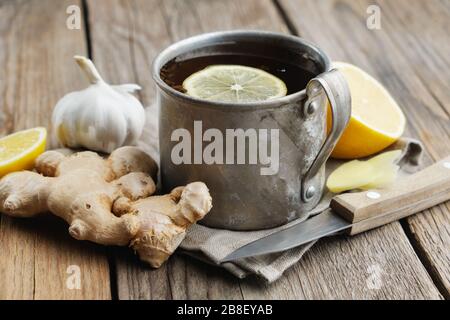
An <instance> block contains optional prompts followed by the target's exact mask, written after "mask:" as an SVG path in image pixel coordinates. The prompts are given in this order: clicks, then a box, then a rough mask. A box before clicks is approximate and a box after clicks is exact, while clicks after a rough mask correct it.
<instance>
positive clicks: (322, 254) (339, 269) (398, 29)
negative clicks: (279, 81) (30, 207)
mask: <svg viewBox="0 0 450 320" xmlns="http://www.w3.org/2000/svg"><path fill="white" fill-rule="evenodd" d="M70 5H76V6H79V8H80V9H81V14H82V17H83V22H82V25H81V29H79V30H77V29H75V30H70V29H68V28H67V27H66V19H67V18H68V17H69V15H68V14H67V13H66V9H67V7H68V6H70ZM370 5H376V6H378V7H379V8H381V28H380V29H376V28H375V29H369V28H368V27H367V25H366V22H367V19H368V18H369V17H370V15H371V14H372V12H374V11H370V10H372V9H373V7H370V8H369V6H370ZM368 8H369V13H368V11H367V10H368ZM375 10H376V8H375ZM375 14H376V13H375ZM449 21H450V1H449V0H427V1H425V0H414V1H411V0H395V1H392V0H391V1H387V0H385V1H381V0H360V1H355V0H335V1H334V0H319V1H314V0H275V1H271V0H159V1H157V0H128V1H126V0H86V1H85V0H28V1H25V0H24V1H22V0H14V1H13V0H0V136H3V135H6V134H9V133H11V132H14V131H16V130H19V129H24V128H29V127H34V126H48V127H49V126H50V114H51V110H52V108H53V107H54V105H55V103H56V101H57V100H58V99H59V98H60V97H61V96H62V95H64V94H65V93H67V92H69V91H72V90H75V89H80V88H82V87H84V85H85V83H84V79H83V78H82V77H81V76H80V72H79V70H78V69H77V67H76V65H75V64H74V63H73V60H72V56H73V55H74V54H84V55H89V56H91V57H92V59H93V60H94V61H95V63H96V64H97V66H98V68H99V69H100V70H101V72H102V73H103V75H104V77H105V78H106V79H107V80H108V81H109V82H111V83H125V82H136V83H139V84H141V85H142V86H143V87H144V90H143V91H142V92H141V93H140V99H141V100H142V102H143V103H144V104H146V105H150V104H151V103H152V101H153V99H154V94H155V89H154V85H153V83H152V79H151V75H150V65H151V63H152V60H153V58H154V57H155V56H156V54H157V53H158V52H159V51H160V50H161V49H163V48H164V47H166V46H167V45H169V44H170V43H172V42H174V41H176V40H179V39H182V38H185V37H187V36H190V35H194V34H198V33H202V32H206V31H213V30H224V29H239V28H251V29H266V30H275V31H279V32H284V33H293V34H296V35H299V36H302V37H304V38H306V39H308V40H310V41H312V42H315V43H316V44H318V45H319V46H320V47H322V48H323V49H324V50H325V51H326V52H327V53H328V54H329V55H330V56H331V57H332V58H333V59H334V60H343V61H348V62H350V63H354V64H357V65H358V66H360V67H362V68H363V69H365V70H367V71H368V72H370V73H371V74H373V75H374V76H375V77H376V78H378V79H379V80H381V82H382V83H383V84H384V85H385V86H386V87H387V88H388V89H389V90H390V91H391V93H392V94H393V95H394V97H395V98H396V99H397V101H398V102H399V104H400V105H401V106H402V107H403V109H404V111H405V113H406V116H407V118H408V129H407V135H408V136H411V137H416V138H419V139H420V140H421V141H423V143H424V144H425V146H426V150H427V155H426V157H425V160H426V161H425V162H426V164H430V163H431V162H432V161H435V160H438V159H440V158H442V157H444V156H446V155H448V154H450V143H449V139H450V104H449V101H450V90H449V83H450V72H449V70H450V69H449V68H450V41H449V40H450V39H449V36H448V32H449V30H450V28H449V27H450V23H449ZM51 144H52V145H53V146H54V145H55V141H54V140H52V141H51ZM0 218H1V220H0V221H1V224H0V298H1V299H171V298H174V299H183V298H187V299H218V298H222V299H253V298H261V299H266V298H273V299H336V298H337V299H384V298H388V299H394V298H397V299H443V298H449V297H450V294H449V292H450V203H449V202H447V203H445V204H442V205H439V206H437V207H434V208H432V209H431V210H427V211H426V212H423V213H420V214H418V215H416V216H413V217H411V218H408V219H405V220H403V221H401V222H396V223H392V224H390V225H387V226H385V227H383V228H380V229H377V230H373V231H370V232H367V233H365V234H362V235H359V236H357V237H355V238H352V239H346V238H335V239H330V240H324V241H320V242H319V243H318V244H317V245H316V246H314V247H313V249H312V250H311V251H309V252H308V253H307V254H306V256H305V257H304V258H303V259H302V261H300V262H299V263H298V264H297V265H295V266H294V267H292V268H291V269H290V270H288V271H287V272H286V274H285V276H284V277H283V278H282V279H281V280H279V281H278V282H276V283H275V284H273V285H270V286H268V285H265V284H263V283H261V282H259V281H257V280H256V279H254V278H250V279H246V280H238V279H235V278H233V277H232V276H231V275H229V274H228V273H227V272H226V271H224V270H222V269H220V268H215V267H210V266H207V265H205V264H203V263H201V262H197V261H194V260H193V259H191V258H186V257H182V256H177V255H175V256H173V257H172V258H171V259H170V261H169V262H168V263H166V264H165V265H164V266H163V267H162V268H161V269H159V270H151V269H149V268H147V267H146V266H144V265H143V264H142V263H140V262H139V261H138V259H137V258H135V257H134V256H133V255H132V253H130V252H129V250H127V249H116V248H105V247H101V246H97V245H94V244H90V243H83V242H78V241H75V240H73V239H71V238H70V237H69V236H68V234H67V227H66V225H65V224H64V223H63V222H61V221H58V220H57V219H54V218H44V219H37V220H12V219H10V218H8V217H5V216H1V217H0ZM70 266H76V267H75V270H76V268H79V270H80V272H81V273H80V274H81V283H80V289H76V288H75V289H72V290H71V289H69V287H71V286H67V281H68V279H69V278H70V276H71V272H73V270H74V269H73V267H72V268H70ZM69 280H70V279H69ZM72 288H73V286H72Z"/></svg>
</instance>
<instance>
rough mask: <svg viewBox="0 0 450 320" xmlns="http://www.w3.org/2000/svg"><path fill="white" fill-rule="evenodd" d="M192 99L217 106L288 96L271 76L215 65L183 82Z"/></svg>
mask: <svg viewBox="0 0 450 320" xmlns="http://www.w3.org/2000/svg"><path fill="white" fill-rule="evenodd" d="M183 88H184V89H185V90H186V93H187V94H188V95H189V96H192V97H195V98H199V99H203V100H209V101H217V102H234V103H236V102H239V103H248V102H257V101H266V100H270V99H275V98H280V97H283V96H285V95H286V94H287V87H286V84H285V83H284V82H283V81H282V80H280V79H278V78H277V77H275V76H273V75H271V74H270V73H268V72H266V71H263V70H260V69H256V68H251V67H246V66H240V65H213V66H209V67H207V68H205V69H203V70H201V71H198V72H196V73H194V74H192V75H191V76H189V77H188V78H187V79H186V80H185V81H184V82H183Z"/></svg>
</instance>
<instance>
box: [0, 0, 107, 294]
mask: <svg viewBox="0 0 450 320" xmlns="http://www.w3.org/2000/svg"><path fill="white" fill-rule="evenodd" d="M72 4H76V5H80V1H69V0H67V1H60V0H53V1H50V0H45V1H0V48H1V49H0V77H1V78H0V135H1V136H3V135H4V134H7V133H10V132H13V131H15V130H20V129H25V128H30V127H34V126H39V125H40V126H46V127H49V126H50V121H49V120H50V119H49V118H50V117H49V114H50V113H51V110H52V108H53V106H54V105H55V103H56V101H57V99H58V98H60V97H61V96H62V95H63V94H65V93H67V92H68V91H71V90H74V89H79V88H81V86H82V85H83V81H82V78H81V76H80V72H79V71H78V70H77V69H76V67H75V64H74V63H73V62H72V59H71V57H72V56H73V55H74V54H76V53H84V52H86V42H85V38H84V31H83V30H75V31H70V30H69V29H67V27H66V18H67V15H66V8H67V7H68V6H69V5H72ZM50 145H51V146H54V143H50ZM0 219H1V224H0V252H1V258H0V259H1V260H0V299H84V298H86V299H108V298H110V286H109V267H108V263H107V259H106V258H105V255H104V253H103V250H101V249H99V248H98V247H96V246H93V245H90V244H87V243H80V242H78V241H75V240H73V239H71V238H70V237H69V236H68V234H67V226H66V225H65V224H64V223H62V222H60V221H59V220H57V219H55V218H44V219H37V220H12V219H9V218H7V217H5V216H1V217H0ZM70 266H76V267H75V268H79V269H77V270H79V271H80V275H81V283H80V284H81V286H80V289H79V290H77V289H75V290H70V289H69V287H68V286H67V285H66V283H67V280H68V278H69V276H70V274H68V273H67V271H70V272H72V271H71V269H68V268H69V267H70Z"/></svg>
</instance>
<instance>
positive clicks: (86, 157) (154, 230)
mask: <svg viewBox="0 0 450 320" xmlns="http://www.w3.org/2000/svg"><path fill="white" fill-rule="evenodd" d="M35 170H36V172H34V171H21V172H15V173H12V174H9V175H7V176H5V177H4V178H2V179H1V180H0V212H2V213H4V214H6V215H9V216H11V217H19V218H28V217H33V216H36V215H40V214H44V213H46V212H48V211H50V212H52V213H53V214H54V215H56V216H58V217H60V218H62V219H64V220H65V221H66V222H67V223H68V224H69V233H70V235H71V236H72V237H74V238H75V239H78V240H89V241H92V242H95V243H98V244H102V245H119V246H125V245H130V246H131V247H132V248H133V249H134V250H135V251H136V252H137V254H138V255H139V257H140V258H141V260H143V261H145V262H147V263H149V264H150V265H151V266H152V267H155V268H158V267H160V266H161V265H162V264H163V263H164V261H166V260H167V259H168V258H169V256H170V255H171V254H172V253H173V252H174V251H175V249H176V248H177V247H178V246H179V244H180V243H181V241H182V240H183V239H184V237H185V234H186V229H187V228H188V227H189V226H191V225H192V224H194V223H196V222H197V221H198V220H200V219H202V218H203V217H204V216H205V215H206V214H207V213H208V212H209V211H210V210H211V207H212V204H211V202H212V200H211V196H210V195H209V191H208V188H207V187H206V185H205V184H204V183H202V182H194V183H191V184H188V185H187V186H185V187H178V188H176V189H174V190H172V192H171V193H170V194H168V195H163V196H151V195H152V194H153V193H154V192H155V190H156V186H155V182H154V181H155V180H156V174H157V170H158V169H157V165H156V163H155V161H154V160H153V159H152V158H151V157H150V156H148V155H147V154H146V153H144V152H143V151H141V150H140V149H138V148H135V147H123V148H119V149H117V150H116V151H114V152H113V153H111V155H110V156H109V157H108V158H107V159H104V158H102V157H101V156H99V155H98V154H97V153H95V152H89V151H87V152H79V153H73V152H71V151H69V150H55V151H48V152H45V153H43V154H42V155H41V156H40V157H39V158H38V159H36V162H35Z"/></svg>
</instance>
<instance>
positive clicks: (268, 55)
mask: <svg viewBox="0 0 450 320" xmlns="http://www.w3.org/2000/svg"><path fill="white" fill-rule="evenodd" d="M255 45H256V44H250V43H248V44H244V43H242V44H240V46H239V48H240V49H241V50H242V52H241V53H239V52H236V46H233V48H231V47H228V46H227V45H222V46H217V47H214V48H208V51H207V52H198V53H195V52H192V53H190V54H185V55H181V56H179V57H176V58H175V59H172V60H171V61H169V62H168V63H167V64H166V65H164V66H163V68H162V69H161V72H160V76H161V79H162V80H163V81H164V82H166V83H167V84H168V85H169V86H171V87H172V88H173V89H175V90H177V91H180V92H183V93H185V90H184V88H183V82H184V80H186V79H187V78H188V77H189V76H191V75H192V74H194V73H196V72H198V71H201V70H203V69H205V68H207V67H209V66H213V65H241V66H246V67H253V68H257V69H261V70H264V71H266V72H268V73H270V74H272V75H274V76H275V77H277V78H279V79H280V80H282V81H283V82H284V83H285V84H286V87H287V89H288V92H287V94H288V95H289V94H293V93H295V92H299V91H302V90H303V89H305V88H306V85H307V84H308V82H309V81H310V80H311V79H312V78H314V75H315V74H314V73H313V72H312V71H311V70H307V69H304V68H302V67H300V65H299V64H295V63H294V62H292V61H289V60H288V59H289V57H283V56H280V54H279V52H278V53H277V52H275V49H274V48H272V47H270V46H265V47H264V48H263V47H262V48H261V50H260V52H261V55H257V54H255V53H248V52H245V51H246V50H245V48H246V47H249V46H252V49H253V50H252V51H253V52H255V50H254V49H255V48H254V46H255Z"/></svg>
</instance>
